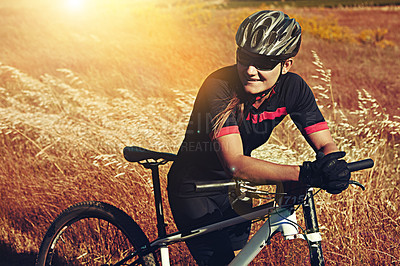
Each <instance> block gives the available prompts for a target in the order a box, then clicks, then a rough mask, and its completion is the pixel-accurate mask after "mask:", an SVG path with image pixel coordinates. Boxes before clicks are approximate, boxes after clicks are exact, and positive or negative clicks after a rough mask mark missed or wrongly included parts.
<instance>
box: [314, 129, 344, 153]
mask: <svg viewBox="0 0 400 266" xmlns="http://www.w3.org/2000/svg"><path fill="white" fill-rule="evenodd" d="M306 140H307V142H308V143H309V144H310V146H311V147H312V148H313V149H314V150H315V151H322V152H323V153H324V154H328V153H331V152H335V151H339V150H338V148H337V146H336V144H335V143H334V142H333V139H332V136H331V132H330V131H329V130H321V131H318V132H315V133H312V134H310V135H308V136H306Z"/></svg>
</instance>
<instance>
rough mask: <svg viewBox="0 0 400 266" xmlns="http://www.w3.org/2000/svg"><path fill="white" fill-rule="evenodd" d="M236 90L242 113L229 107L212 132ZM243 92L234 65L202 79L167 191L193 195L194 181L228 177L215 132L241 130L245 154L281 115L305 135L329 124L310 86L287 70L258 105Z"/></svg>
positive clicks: (252, 148) (266, 133) (257, 143)
mask: <svg viewBox="0 0 400 266" xmlns="http://www.w3.org/2000/svg"><path fill="white" fill-rule="evenodd" d="M235 95H237V97H238V98H239V99H241V100H242V101H243V102H244V111H243V115H240V114H239V113H238V112H233V113H232V114H231V115H230V116H229V117H228V119H227V120H226V122H225V124H224V125H223V127H222V129H221V130H220V131H219V133H218V135H217V136H215V135H214V132H213V125H214V123H215V120H214V118H215V117H216V116H217V115H218V114H219V113H220V112H222V111H223V110H224V109H225V108H226V106H227V105H228V104H229V102H230V100H231V99H232V98H233V97H234V96H235ZM245 97H246V95H245V93H244V89H243V85H242V83H241V82H240V80H239V76H238V73H237V68H236V65H233V66H229V67H225V68H222V69H219V70H217V71H216V72H214V73H212V74H211V75H210V76H209V77H208V78H207V79H206V80H205V81H204V83H203V85H202V87H201V88H200V90H199V92H198V95H197V98H196V101H195V104H194V108H193V112H192V114H191V117H190V120H189V125H188V127H187V130H186V134H185V138H184V140H183V143H182V145H181V147H180V149H179V152H178V160H177V161H176V162H175V163H174V164H173V165H172V167H171V170H170V172H169V174H168V190H169V193H172V194H173V195H175V196H182V197H185V196H186V197H190V196H199V194H198V193H195V194H193V188H194V187H193V183H194V182H196V181H209V180H220V179H226V178H227V176H226V175H225V173H224V169H223V167H222V165H221V163H220V161H219V159H218V157H217V154H216V151H217V149H218V145H217V143H216V142H213V138H215V137H220V136H223V135H227V134H240V136H241V139H242V142H243V154H244V155H247V156H250V155H251V152H252V151H253V150H254V149H256V148H257V147H259V146H261V145H262V144H264V143H265V142H266V141H267V140H268V139H269V137H270V135H271V133H272V130H273V129H274V128H275V127H276V126H277V125H278V124H279V123H280V122H281V121H282V120H283V119H284V117H285V116H286V115H290V117H291V119H292V120H293V122H294V123H295V124H296V126H297V128H298V129H299V130H300V131H301V132H302V134H304V135H308V134H311V133H314V132H317V131H320V130H325V129H328V126H327V123H326V122H325V120H324V118H323V116H322V114H321V112H320V110H319V109H318V106H317V104H316V102H315V98H314V95H313V93H312V91H311V89H310V87H309V86H308V85H307V84H306V82H305V81H304V80H303V79H302V78H301V77H300V76H299V75H297V74H294V73H291V72H289V73H286V74H284V75H281V77H280V78H279V81H278V82H277V84H276V85H275V87H274V88H272V91H271V94H270V95H269V96H268V97H269V98H268V99H266V100H265V101H264V102H263V103H262V104H261V105H260V106H259V107H258V108H256V107H255V106H254V105H253V103H252V102H250V101H246V99H245ZM241 117H242V119H241Z"/></svg>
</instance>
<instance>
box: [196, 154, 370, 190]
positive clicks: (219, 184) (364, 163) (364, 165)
mask: <svg viewBox="0 0 400 266" xmlns="http://www.w3.org/2000/svg"><path fill="white" fill-rule="evenodd" d="M347 166H348V168H349V170H350V172H356V171H360V170H363V169H368V168H372V167H373V166H374V161H373V160H372V159H365V160H361V161H356V162H351V163H348V164H347ZM244 183H245V184H246V183H247V184H250V182H247V181H244ZM236 184H237V182H236V181H232V180H216V181H208V182H196V183H195V184H194V185H195V190H196V192H206V191H212V190H216V189H221V188H223V187H229V186H235V185H236ZM349 184H352V185H357V186H359V187H361V188H362V189H363V190H365V187H364V186H363V185H362V184H361V183H359V182H357V181H354V180H350V181H349Z"/></svg>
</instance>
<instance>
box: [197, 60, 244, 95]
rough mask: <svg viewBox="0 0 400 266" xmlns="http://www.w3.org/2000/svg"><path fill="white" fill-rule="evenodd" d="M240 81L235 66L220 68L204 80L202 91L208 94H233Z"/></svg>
mask: <svg viewBox="0 0 400 266" xmlns="http://www.w3.org/2000/svg"><path fill="white" fill-rule="evenodd" d="M238 82H240V80H239V77H238V74H237V70H236V67H235V66H227V67H223V68H220V69H218V70H216V71H214V72H213V73H211V74H210V75H209V76H208V77H207V78H206V79H205V80H204V82H203V85H202V86H201V88H200V93H205V94H208V95H215V96H216V95H221V96H222V95H225V96H227V95H233V94H234V92H235V90H236V87H237V86H238Z"/></svg>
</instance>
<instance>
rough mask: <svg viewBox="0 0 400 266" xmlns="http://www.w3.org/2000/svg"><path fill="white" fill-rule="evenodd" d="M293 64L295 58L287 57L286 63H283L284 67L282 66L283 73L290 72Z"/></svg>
mask: <svg viewBox="0 0 400 266" xmlns="http://www.w3.org/2000/svg"><path fill="white" fill-rule="evenodd" d="M292 65H293V58H289V59H287V60H286V61H285V62H284V63H283V67H282V74H286V73H288V72H289V70H290V68H291V67H292Z"/></svg>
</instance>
